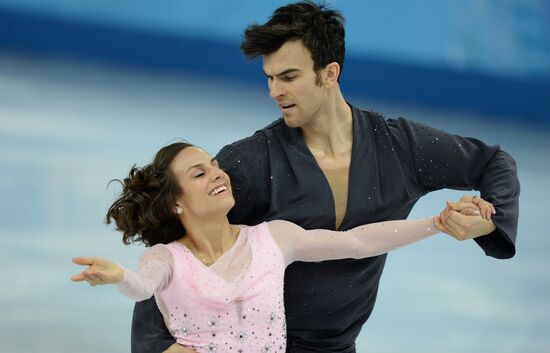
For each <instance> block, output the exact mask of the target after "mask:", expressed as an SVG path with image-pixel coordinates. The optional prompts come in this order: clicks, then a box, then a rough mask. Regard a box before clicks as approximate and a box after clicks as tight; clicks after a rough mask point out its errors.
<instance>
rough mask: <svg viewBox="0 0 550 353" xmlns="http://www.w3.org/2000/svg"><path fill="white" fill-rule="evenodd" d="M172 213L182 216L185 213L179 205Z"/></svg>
mask: <svg viewBox="0 0 550 353" xmlns="http://www.w3.org/2000/svg"><path fill="white" fill-rule="evenodd" d="M172 212H174V213H175V214H182V213H183V210H182V209H181V207H179V206H178V205H177V204H176V205H175V206H174V209H173V210H172Z"/></svg>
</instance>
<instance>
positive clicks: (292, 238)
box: [268, 218, 438, 265]
mask: <svg viewBox="0 0 550 353" xmlns="http://www.w3.org/2000/svg"><path fill="white" fill-rule="evenodd" d="M268 225H269V229H270V231H271V234H272V235H273V239H275V242H276V243H277V244H278V245H279V247H280V248H281V251H282V252H283V254H284V256H285V261H286V264H287V265H288V264H290V263H292V262H294V261H307V262H314V261H325V260H337V259H345V258H352V259H360V258H364V257H371V256H377V255H381V254H385V253H387V252H389V251H391V250H394V249H397V248H399V247H402V246H405V245H407V244H411V243H414V242H416V241H418V240H420V239H423V238H426V237H428V236H430V235H434V234H436V233H437V232H438V230H437V228H436V227H435V225H434V222H433V218H426V219H419V220H410V221H409V220H406V221H387V222H380V223H372V224H367V225H363V226H359V227H356V228H353V229H350V230H347V231H344V232H337V231H332V230H325V229H314V230H305V229H303V228H301V227H300V226H298V225H296V224H294V223H291V222H287V221H282V220H277V221H271V222H268Z"/></svg>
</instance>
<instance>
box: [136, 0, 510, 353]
mask: <svg viewBox="0 0 550 353" xmlns="http://www.w3.org/2000/svg"><path fill="white" fill-rule="evenodd" d="M343 22H344V19H343V17H342V16H341V15H340V13H339V12H337V11H333V10H330V9H328V8H326V7H325V6H322V5H317V4H315V3H312V2H299V3H293V4H289V5H287V6H283V7H280V8H278V9H277V10H275V12H274V13H273V16H272V17H271V18H270V19H269V21H268V22H267V23H265V24H263V25H252V26H250V27H248V28H247V29H246V30H245V32H244V40H243V42H242V45H241V48H242V51H243V53H244V55H245V56H246V57H248V58H253V57H258V56H261V57H262V58H263V71H264V74H265V76H266V78H267V81H268V85H269V94H270V96H271V97H272V98H273V99H274V100H275V102H276V103H277V105H278V106H279V108H280V110H281V112H282V118H281V119H278V120H276V121H275V122H273V123H272V124H271V125H269V126H267V127H265V128H263V129H261V130H259V131H257V132H256V133H255V134H254V135H252V136H250V137H247V138H245V139H243V140H240V141H237V142H235V143H232V144H230V145H228V146H225V147H224V148H223V149H222V150H221V151H220V152H219V154H218V155H217V160H218V161H219V163H220V165H221V166H222V167H224V168H225V169H226V170H227V172H228V173H229V175H230V177H231V179H232V180H233V181H234V189H235V198H236V201H237V204H236V206H235V208H234V209H233V211H232V212H231V213H230V220H231V222H232V223H237V224H250V225H254V224H258V223H260V222H262V221H266V220H273V219H284V220H289V221H292V222H294V223H296V224H298V225H300V226H302V227H303V228H306V229H312V228H325V229H338V230H346V229H350V228H352V227H355V226H357V225H360V224H364V223H371V222H378V221H384V220H396V219H404V218H406V217H407V216H408V214H409V212H410V211H411V209H412V208H413V206H414V204H415V203H416V201H418V199H419V198H420V197H422V196H423V195H425V194H427V193H429V192H431V191H435V190H439V189H443V188H451V189H464V190H466V189H467V190H472V189H475V190H479V191H480V192H481V196H482V197H483V198H484V199H485V200H487V201H489V202H491V203H493V205H494V206H495V208H496V211H497V213H496V214H495V215H494V216H493V218H492V222H491V221H485V220H483V219H482V218H481V217H475V216H463V215H461V214H459V213H457V212H451V215H450V216H449V217H447V218H446V219H444V224H445V226H446V227H447V230H448V232H449V233H450V234H455V235H457V236H459V237H461V238H462V239H471V238H475V241H476V242H477V243H478V244H479V246H480V247H481V248H482V249H483V250H484V251H485V253H486V254H487V255H488V256H492V257H495V258H510V257H512V256H513V255H514V254H515V245H514V244H515V239H516V231H517V220H518V197H519V181H518V178H517V174H516V167H515V162H514V160H513V159H512V158H511V157H510V155H508V154H507V153H506V152H504V151H502V150H501V149H500V147H499V146H488V145H486V144H484V143H483V142H481V141H479V140H476V139H472V138H465V137H460V136H455V135H451V134H448V133H445V132H443V131H439V130H437V129H433V128H431V127H428V126H425V125H421V124H418V123H415V122H412V121H408V120H405V119H397V120H393V119H387V120H386V119H385V118H384V117H382V116H381V115H379V114H377V113H374V112H369V111H364V110H361V109H359V108H357V107H355V106H353V105H351V104H349V103H347V102H346V100H345V99H344V97H343V95H342V93H341V91H340V87H339V80H340V77H341V73H342V68H343V64H344V52H345V45H344V27H343ZM469 201H471V200H469ZM385 261H386V256H385V255H382V256H378V257H373V258H367V259H363V260H339V261H327V262H322V263H295V264H293V265H291V266H290V267H288V269H287V271H286V274H285V306H286V316H287V324H288V348H287V351H288V352H293V353H302V352H303V353H305V352H308V353H309V352H311V353H312V352H341V353H344V352H345V353H350V352H355V339H356V337H357V335H358V334H359V332H360V329H361V327H362V325H363V324H364V323H365V322H366V320H367V319H368V318H369V316H370V314H371V312H372V310H373V307H374V303H375V299H376V294H377V290H378V284H379V281H380V277H381V275H382V270H383V268H384V263H385ZM173 343H174V340H173V338H172V337H171V336H170V335H169V334H168V331H167V329H166V327H165V326H164V323H163V321H162V316H161V314H160V312H159V311H158V308H157V307H156V305H155V302H154V301H153V300H152V299H150V300H148V301H146V302H141V303H137V304H136V307H135V311H134V320H133V327H132V352H133V353H145V352H147V353H150V352H162V351H164V350H166V352H189V350H186V349H184V348H183V347H178V346H177V345H172V344H173Z"/></svg>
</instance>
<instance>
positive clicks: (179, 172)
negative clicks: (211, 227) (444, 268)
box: [170, 147, 235, 219]
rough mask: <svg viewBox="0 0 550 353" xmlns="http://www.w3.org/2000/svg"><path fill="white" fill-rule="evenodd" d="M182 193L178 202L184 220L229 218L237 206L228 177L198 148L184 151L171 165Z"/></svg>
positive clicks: (214, 161) (215, 162)
mask: <svg viewBox="0 0 550 353" xmlns="http://www.w3.org/2000/svg"><path fill="white" fill-rule="evenodd" d="M170 170H171V171H172V173H173V174H174V176H175V178H176V181H177V183H178V184H179V186H180V188H181V190H183V191H182V194H181V195H180V196H179V197H178V198H177V199H176V207H179V208H181V210H182V215H183V217H184V218H187V219H190V217H199V218H208V217H212V216H216V215H219V214H220V213H222V212H223V215H224V216H225V215H227V212H229V210H230V209H231V208H232V207H233V206H234V205H235V199H234V198H233V193H232V190H231V181H230V180H229V176H228V175H227V174H226V173H225V172H224V171H223V170H221V169H220V168H219V166H218V162H217V161H216V160H215V159H214V158H212V157H211V156H210V155H209V154H208V153H206V152H205V151H203V150H201V149H200V148H198V147H187V148H185V149H183V150H181V151H180V152H179V153H178V154H177V155H176V157H175V158H174V160H173V161H172V163H171V165H170Z"/></svg>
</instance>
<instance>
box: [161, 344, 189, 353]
mask: <svg viewBox="0 0 550 353" xmlns="http://www.w3.org/2000/svg"><path fill="white" fill-rule="evenodd" d="M162 353H197V352H196V351H194V350H192V349H189V348H186V347H184V346H182V345H181V344H178V343H174V344H173V345H171V346H170V347H168V349H167V350H165V351H164V352H162Z"/></svg>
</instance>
